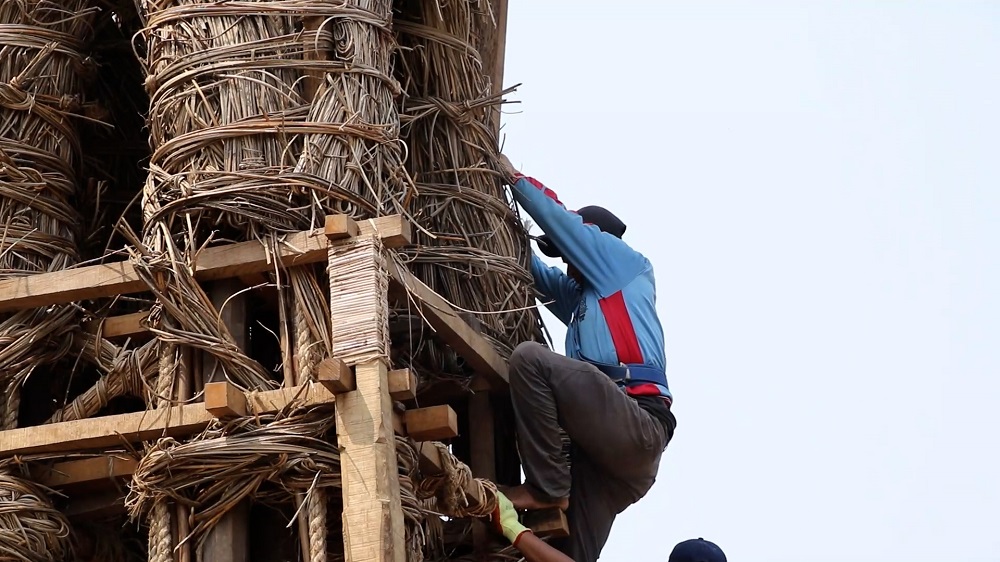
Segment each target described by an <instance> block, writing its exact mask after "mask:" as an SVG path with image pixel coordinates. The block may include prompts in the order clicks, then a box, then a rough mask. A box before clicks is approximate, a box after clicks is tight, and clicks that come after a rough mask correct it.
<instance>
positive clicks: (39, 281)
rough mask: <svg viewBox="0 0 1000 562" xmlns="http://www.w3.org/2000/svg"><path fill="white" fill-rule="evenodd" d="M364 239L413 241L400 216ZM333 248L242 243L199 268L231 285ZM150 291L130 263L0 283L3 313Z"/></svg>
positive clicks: (208, 252) (295, 237) (299, 235)
mask: <svg viewBox="0 0 1000 562" xmlns="http://www.w3.org/2000/svg"><path fill="white" fill-rule="evenodd" d="M358 229H359V234H360V235H361V236H367V235H376V236H379V237H381V239H382V243H383V244H384V245H385V246H386V247H390V248H393V247H399V246H402V245H405V244H408V243H409V241H410V239H411V236H412V234H411V229H410V223H409V222H408V221H407V220H406V219H405V218H403V217H402V216H400V215H391V216H388V217H380V218H377V219H372V220H366V221H361V222H358ZM329 246H330V242H329V241H328V240H327V238H326V235H325V233H324V231H323V229H316V230H310V231H305V232H296V233H293V234H289V235H288V236H286V237H285V239H284V243H283V244H281V245H280V246H279V248H278V251H277V252H276V253H275V254H273V255H272V254H271V253H270V252H269V251H268V250H267V248H265V247H264V245H262V244H261V243H260V242H256V241H255V242H239V243H236V244H227V245H225V246H214V247H211V248H206V249H204V250H202V251H201V252H200V253H199V254H198V256H197V258H196V262H195V264H194V272H195V278H196V279H198V280H199V281H214V280H219V279H230V278H233V277H239V276H241V275H246V274H252V273H263V272H267V271H271V270H273V269H274V267H275V263H274V262H275V261H277V262H278V263H279V264H281V265H283V266H285V267H290V266H295V265H304V264H310V263H319V262H322V261H326V259H327V249H328V248H329ZM146 290H148V287H147V286H146V284H145V283H143V282H142V281H141V280H140V278H139V275H138V274H137V273H136V271H135V267H133V266H132V264H131V263H130V262H127V261H125V262H116V263H109V264H102V265H92V266H88V267H80V268H77V269H66V270H63V271H54V272H50V273H38V274H34V275H25V276H22V277H11V278H8V279H3V280H0V312H9V311H14V310H23V309H26V308H38V307H44V306H49V305H53V304H66V303H70V302H75V301H81V300H88V299H98V298H105V297H113V296H116V295H124V294H129V293H141V292H144V291H146Z"/></svg>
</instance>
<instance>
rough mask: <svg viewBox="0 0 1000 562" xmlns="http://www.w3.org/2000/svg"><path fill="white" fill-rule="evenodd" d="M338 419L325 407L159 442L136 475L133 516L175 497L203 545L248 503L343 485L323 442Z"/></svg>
mask: <svg viewBox="0 0 1000 562" xmlns="http://www.w3.org/2000/svg"><path fill="white" fill-rule="evenodd" d="M333 419H334V416H333V412H332V410H331V409H330V408H322V407H320V408H313V409H311V410H308V411H303V412H296V413H292V414H291V415H285V416H266V417H264V416H262V417H259V418H245V419H241V420H238V421H236V422H233V423H231V424H228V425H218V426H216V427H212V428H210V429H208V430H206V431H205V432H204V433H203V434H201V435H199V436H197V437H196V438H195V439H192V440H191V441H189V442H187V443H179V442H177V441H175V440H173V439H169V438H165V439H161V440H159V441H158V442H157V443H156V444H155V446H153V447H152V449H151V450H150V451H148V452H147V453H146V455H145V456H144V457H143V458H142V460H141V461H140V463H139V466H138V467H137V468H136V471H135V474H134V475H133V480H132V485H131V489H130V491H129V496H128V499H127V502H126V506H127V508H128V510H129V514H130V515H131V516H132V517H133V518H137V517H138V516H139V515H140V514H141V513H143V512H144V511H145V510H147V509H149V508H150V507H151V506H152V505H153V503H154V501H155V500H156V499H158V498H170V499H172V500H174V501H176V502H177V503H179V504H182V505H188V506H191V507H192V508H193V509H194V511H193V516H192V518H191V521H192V523H193V524H194V526H193V527H192V529H191V537H194V538H195V539H197V540H198V541H200V540H201V539H203V538H204V535H205V533H206V532H207V531H208V530H209V529H211V528H212V526H213V525H215V524H216V523H217V522H218V520H219V519H220V518H221V517H222V515H223V514H225V512H227V511H229V510H230V509H231V508H232V507H234V506H235V505H236V504H238V503H239V502H240V501H242V500H243V499H245V498H249V497H253V499H254V501H257V502H264V503H274V504H287V503H289V502H290V501H291V497H292V495H293V494H294V493H295V492H296V491H298V492H304V493H310V492H311V491H312V490H315V489H317V488H323V487H331V486H333V487H339V486H340V455H339V453H338V451H337V446H336V445H334V444H331V443H330V442H329V440H328V439H325V437H326V434H327V432H329V430H330V429H331V428H332V427H333ZM188 538H189V537H184V540H188Z"/></svg>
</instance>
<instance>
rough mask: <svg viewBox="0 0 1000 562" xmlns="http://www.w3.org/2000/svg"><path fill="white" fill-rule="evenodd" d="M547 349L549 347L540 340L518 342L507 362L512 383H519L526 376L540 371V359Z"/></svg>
mask: <svg viewBox="0 0 1000 562" xmlns="http://www.w3.org/2000/svg"><path fill="white" fill-rule="evenodd" d="M546 351H548V349H547V348H546V347H545V346H544V345H542V344H540V343H538V342H534V341H526V342H521V343H520V344H518V346H517V347H515V348H514V351H513V352H512V353H511V354H510V359H509V360H508V362H507V365H508V367H509V368H508V371H507V373H508V376H509V377H510V384H512V385H514V384H518V383H520V382H521V381H523V380H524V378H525V377H527V376H530V374H532V373H536V372H537V371H538V368H537V367H538V360H539V358H540V357H542V355H543V354H544V353H545V352H546Z"/></svg>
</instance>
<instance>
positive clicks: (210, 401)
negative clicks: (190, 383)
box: [205, 381, 248, 418]
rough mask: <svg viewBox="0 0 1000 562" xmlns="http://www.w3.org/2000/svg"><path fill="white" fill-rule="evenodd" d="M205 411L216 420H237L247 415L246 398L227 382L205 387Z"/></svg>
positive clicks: (211, 383)
mask: <svg viewBox="0 0 1000 562" xmlns="http://www.w3.org/2000/svg"><path fill="white" fill-rule="evenodd" d="M205 410H207V411H208V413H210V414H212V415H213V416H215V417H217V418H239V417H243V416H245V415H247V412H248V408H247V398H246V396H245V395H244V394H243V392H242V391H241V390H240V389H239V388H237V387H236V385H234V384H233V383H231V382H229V381H218V382H210V383H208V384H206V385H205Z"/></svg>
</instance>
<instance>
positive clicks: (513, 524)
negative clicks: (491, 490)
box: [490, 491, 531, 547]
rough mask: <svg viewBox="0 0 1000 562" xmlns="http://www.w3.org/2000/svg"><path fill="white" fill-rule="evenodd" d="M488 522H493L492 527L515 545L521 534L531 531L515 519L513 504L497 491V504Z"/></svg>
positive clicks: (515, 513) (515, 511)
mask: <svg viewBox="0 0 1000 562" xmlns="http://www.w3.org/2000/svg"><path fill="white" fill-rule="evenodd" d="M490 522H491V523H493V528H494V529H496V530H497V532H498V533H500V534H502V535H503V536H504V537H506V538H507V540H509V541H510V543H511V544H512V545H514V546H515V547H516V546H517V541H518V539H520V538H521V535H523V534H524V533H530V532H531V529H529V528H527V527H525V526H524V525H522V524H521V522H520V521H518V520H517V510H515V509H514V504H512V503H510V500H509V499H507V496H505V495H503V493H501V492H499V491H498V492H497V506H496V508H494V509H493V514H492V515H490Z"/></svg>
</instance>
